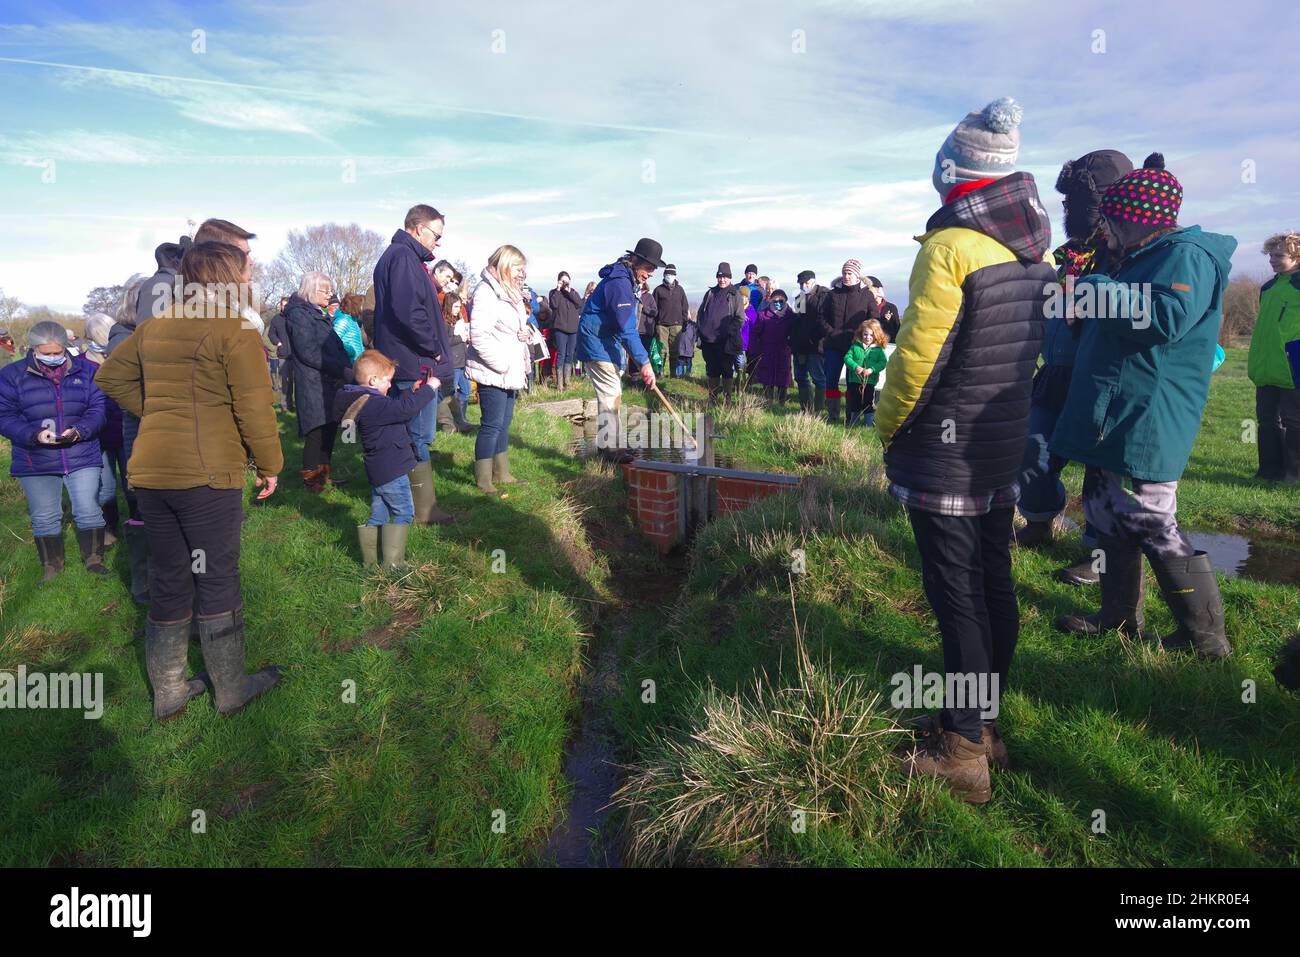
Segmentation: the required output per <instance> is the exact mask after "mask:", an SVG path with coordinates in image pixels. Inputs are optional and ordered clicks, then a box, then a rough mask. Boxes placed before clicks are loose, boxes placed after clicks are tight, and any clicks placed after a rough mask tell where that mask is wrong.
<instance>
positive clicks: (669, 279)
mask: <svg viewBox="0 0 1300 957" xmlns="http://www.w3.org/2000/svg"><path fill="white" fill-rule="evenodd" d="M676 281H677V277H676V276H664V282H666V283H668V285H670V286H671V285H672V284H673V283H675V282H676Z"/></svg>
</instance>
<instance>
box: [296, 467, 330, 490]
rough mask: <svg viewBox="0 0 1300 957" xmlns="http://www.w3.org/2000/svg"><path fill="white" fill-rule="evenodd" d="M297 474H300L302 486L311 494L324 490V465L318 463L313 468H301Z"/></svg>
mask: <svg viewBox="0 0 1300 957" xmlns="http://www.w3.org/2000/svg"><path fill="white" fill-rule="evenodd" d="M299 474H300V475H301V476H302V485H303V488H305V489H306V490H307V491H309V492H311V493H312V494H313V495H319V494H320V493H321V492H323V491H325V466H323V465H318V466H316V467H315V468H310V469H303V470H302V471H301V472H300V473H299Z"/></svg>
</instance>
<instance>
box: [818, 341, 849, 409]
mask: <svg viewBox="0 0 1300 957" xmlns="http://www.w3.org/2000/svg"><path fill="white" fill-rule="evenodd" d="M823 355H824V357H825V358H824V359H823V360H822V373H823V375H825V376H826V381H825V383H823V388H825V390H826V398H828V399H838V398H839V397H840V373H841V372H843V371H844V353H842V352H831V350H829V349H827V350H826V351H825V352H824V353H823ZM814 381H815V380H814Z"/></svg>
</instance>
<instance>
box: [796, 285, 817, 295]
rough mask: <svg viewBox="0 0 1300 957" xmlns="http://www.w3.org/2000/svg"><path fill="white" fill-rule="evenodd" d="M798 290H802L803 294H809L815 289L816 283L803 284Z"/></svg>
mask: <svg viewBox="0 0 1300 957" xmlns="http://www.w3.org/2000/svg"><path fill="white" fill-rule="evenodd" d="M799 288H800V289H802V290H803V291H804V293H805V294H807V293H811V292H812V291H813V290H814V289H816V288H817V283H815V282H806V283H804V284H803V285H801V286H800V287H799Z"/></svg>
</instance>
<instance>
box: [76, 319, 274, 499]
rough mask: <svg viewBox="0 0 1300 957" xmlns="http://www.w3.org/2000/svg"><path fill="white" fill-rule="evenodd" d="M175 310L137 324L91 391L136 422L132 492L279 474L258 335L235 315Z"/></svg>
mask: <svg viewBox="0 0 1300 957" xmlns="http://www.w3.org/2000/svg"><path fill="white" fill-rule="evenodd" d="M186 308H187V307H186V305H184V304H178V305H175V306H173V307H172V308H171V310H170V311H168V312H166V313H164V314H163V315H161V316H156V317H154V318H153V319H150V320H149V321H148V322H146V323H143V324H141V325H140V326H139V327H138V328H137V329H136V331H135V332H134V333H133V334H132V335H131V336H130V338H128V339H126V340H125V341H123V342H122V343H121V344H119V345H118V346H117V348H115V349H114V350H113V353H112V355H110V356H109V357H108V359H106V360H105V362H104V364H103V365H102V366H100V367H99V372H98V373H97V374H96V376H95V384H96V385H97V386H99V388H100V389H102V390H103V391H104V392H105V393H106V394H107V395H109V396H110V397H111V398H113V399H114V400H115V401H116V402H117V403H118V404H119V405H120V406H121V407H122V408H123V409H124V410H126V411H127V412H130V413H131V414H133V415H137V416H139V417H140V420H141V421H140V434H139V435H138V436H137V438H136V440H135V447H134V449H133V450H132V452H131V460H130V461H129V462H128V463H127V474H128V475H129V477H130V484H131V487H132V488H154V489H180V488H196V487H198V486H201V485H206V486H208V487H210V488H243V487H244V482H245V479H246V477H247V472H248V466H249V460H250V459H251V460H252V461H253V463H254V464H255V466H256V468H257V474H258V475H259V476H262V477H266V476H269V475H276V474H278V473H279V471H280V470H281V469H282V468H284V453H283V451H282V450H281V448H280V432H279V426H278V424H277V422H276V418H275V411H274V409H273V407H272V403H273V402H274V396H273V394H272V391H271V372H270V369H269V368H268V366H267V363H266V355H265V353H264V352H263V351H262V340H261V337H260V336H259V335H258V334H257V331H256V330H255V329H253V328H252V327H251V326H248V325H246V324H245V323H244V321H243V320H242V319H240V318H239V315H238V313H237V312H235V311H233V310H231V311H229V312H228V311H227V310H225V309H224V308H223V307H221V306H216V305H206V306H203V307H201V308H200V309H198V310H197V311H198V312H200V313H201V315H198V316H195V315H193V313H194V312H195V311H196V310H195V309H194V308H193V306H192V305H191V306H190V309H189V311H190V313H191V315H190V316H186V314H185V313H186Z"/></svg>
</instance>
